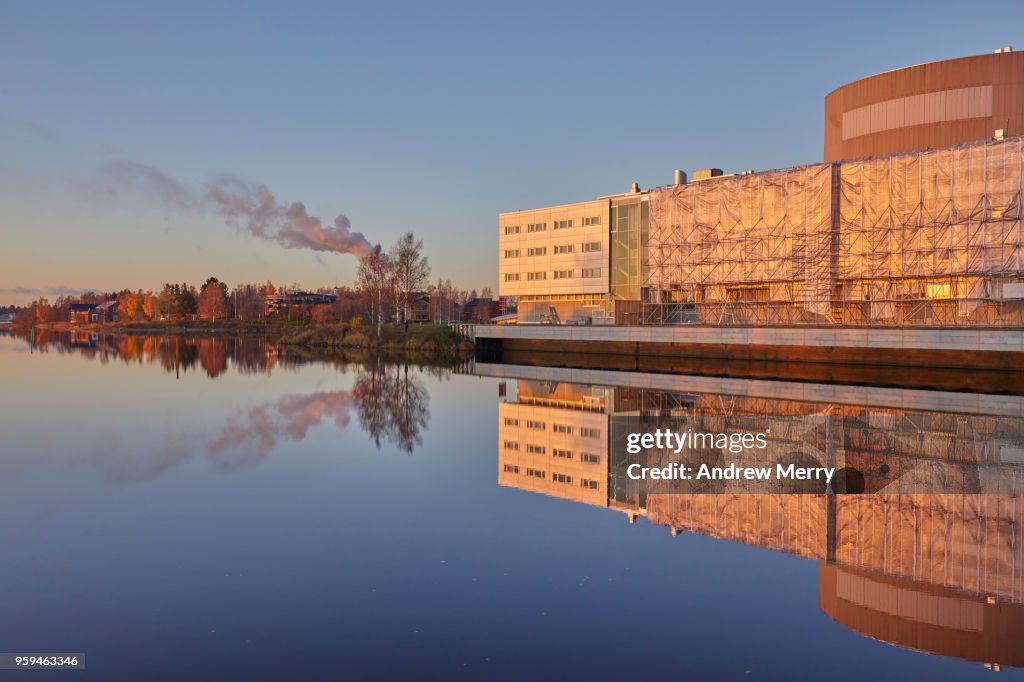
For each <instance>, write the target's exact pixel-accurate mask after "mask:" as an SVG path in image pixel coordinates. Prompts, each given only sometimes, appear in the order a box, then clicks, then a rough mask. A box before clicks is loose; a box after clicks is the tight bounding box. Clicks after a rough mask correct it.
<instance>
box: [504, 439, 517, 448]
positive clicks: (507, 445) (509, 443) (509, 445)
mask: <svg viewBox="0 0 1024 682" xmlns="http://www.w3.org/2000/svg"><path fill="white" fill-rule="evenodd" d="M505 449H506V450H518V449H519V443H517V442H515V441H514V440H507V441H505Z"/></svg>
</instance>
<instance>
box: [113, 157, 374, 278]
mask: <svg viewBox="0 0 1024 682" xmlns="http://www.w3.org/2000/svg"><path fill="white" fill-rule="evenodd" d="M101 177H102V178H104V179H105V180H107V181H108V182H112V183H114V184H115V185H120V186H130V187H142V188H146V189H149V190H151V191H155V192H157V193H158V194H159V195H160V197H161V198H162V199H163V200H164V201H165V202H167V203H168V204H170V205H172V206H176V207H179V208H188V209H193V210H202V209H206V208H212V209H214V210H216V211H217V212H218V213H219V214H220V215H221V216H222V217H223V218H224V219H225V220H226V221H227V222H228V223H229V224H231V225H235V226H239V227H244V228H245V229H247V230H248V231H249V232H250V233H252V234H253V235H255V236H257V237H262V238H264V239H271V240H274V241H276V242H277V243H278V244H280V245H281V246H283V247H285V248H287V249H312V250H313V251H332V252H335V253H351V254H353V255H355V256H357V257H360V258H361V257H363V256H365V255H366V254H367V253H369V252H370V249H371V248H372V247H371V245H370V242H369V241H367V239H366V237H364V236H363V235H362V233H360V232H353V231H352V226H351V224H350V223H349V220H348V218H346V217H345V216H344V215H338V216H337V217H336V218H335V219H334V223H333V224H327V225H324V224H323V223H321V221H320V219H319V218H317V217H316V216H311V215H309V213H308V212H307V211H306V207H305V205H304V204H302V203H301V202H298V201H295V202H282V201H278V199H277V197H275V196H274V194H273V193H272V192H271V191H270V189H269V188H268V187H267V186H266V185H262V184H253V183H250V182H246V181H245V180H241V179H239V178H237V177H233V176H228V175H221V176H218V177H216V178H214V180H213V181H212V182H210V183H209V184H208V185H206V187H204V188H203V190H202V191H201V192H194V191H192V190H190V189H189V188H188V187H186V186H185V185H184V184H182V183H180V182H178V181H177V180H175V179H174V178H171V177H170V176H168V175H167V174H166V173H164V172H163V171H161V170H159V169H157V168H153V167H151V166H145V165H143V164H140V163H132V162H129V161H119V162H116V163H111V164H107V165H105V166H104V167H103V168H102V169H101Z"/></svg>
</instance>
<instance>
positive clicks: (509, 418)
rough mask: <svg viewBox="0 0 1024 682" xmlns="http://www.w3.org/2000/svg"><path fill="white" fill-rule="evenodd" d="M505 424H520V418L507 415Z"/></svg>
mask: <svg viewBox="0 0 1024 682" xmlns="http://www.w3.org/2000/svg"><path fill="white" fill-rule="evenodd" d="M505 426H519V420H518V419H513V418H512V417H505Z"/></svg>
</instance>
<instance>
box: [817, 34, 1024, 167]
mask: <svg viewBox="0 0 1024 682" xmlns="http://www.w3.org/2000/svg"><path fill="white" fill-rule="evenodd" d="M997 130H999V131H1003V132H1002V133H1000V134H1003V135H1006V136H1010V135H1021V134H1024V52H1009V51H999V52H996V53H993V54H984V55H978V56H976V57H962V58H960V59H949V60H946V61H941V62H931V63H928V64H919V65H917V66H908V67H906V68H902V69H896V70H894V71H886V72H885V73H880V74H877V75H874V76H869V77H867V78H862V79H861V80H858V81H854V82H853V83H850V84H848V85H844V86H843V87H841V88H838V89H836V90H833V91H832V92H830V93H829V94H828V95H827V96H826V97H825V161H826V162H828V161H839V160H841V159H855V158H859V157H863V156H875V155H879V154H892V153H895V152H903V151H912V150H915V149H924V148H929V147H950V146H952V145H955V144H960V143H962V142H972V141H976V140H986V139H990V138H992V137H995V136H996V131H997Z"/></svg>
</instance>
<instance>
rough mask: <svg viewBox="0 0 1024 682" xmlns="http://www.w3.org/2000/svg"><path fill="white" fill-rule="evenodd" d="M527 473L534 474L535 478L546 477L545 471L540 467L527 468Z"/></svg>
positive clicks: (528, 474)
mask: <svg viewBox="0 0 1024 682" xmlns="http://www.w3.org/2000/svg"><path fill="white" fill-rule="evenodd" d="M526 475H527V476H533V477H534V478H544V476H545V474H544V472H543V471H541V470H540V469H530V468H529V467H527V469H526Z"/></svg>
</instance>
